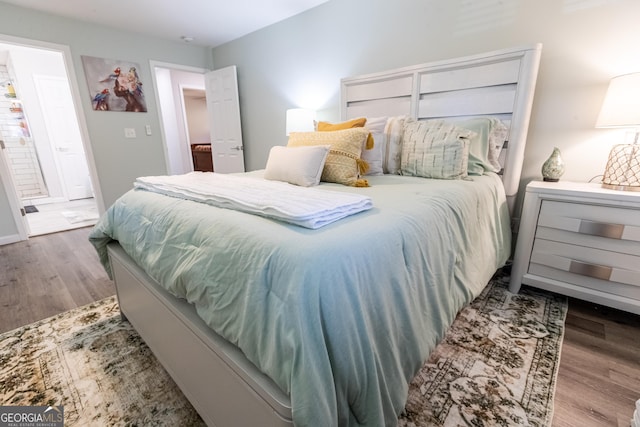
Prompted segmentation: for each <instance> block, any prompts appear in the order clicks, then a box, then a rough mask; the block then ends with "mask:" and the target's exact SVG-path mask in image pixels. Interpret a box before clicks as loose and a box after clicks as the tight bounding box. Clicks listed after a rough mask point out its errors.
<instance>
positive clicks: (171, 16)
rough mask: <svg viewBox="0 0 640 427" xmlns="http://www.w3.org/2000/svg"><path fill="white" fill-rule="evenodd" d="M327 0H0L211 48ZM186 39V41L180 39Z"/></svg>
mask: <svg viewBox="0 0 640 427" xmlns="http://www.w3.org/2000/svg"><path fill="white" fill-rule="evenodd" d="M327 1H328V0H269V1H265V0H231V1H229V0H179V1H172V0H160V1H158V0H135V1H131V2H124V3H121V4H118V3H117V2H116V3H112V2H108V1H104V0H1V2H2V3H9V4H13V5H16V6H20V7H24V8H27V9H35V10H39V11H42V12H46V13H51V14H54V15H60V16H65V17H69V18H74V19H79V20H82V21H86V22H92V23H97V24H100V25H104V26H108V27H111V28H116V29H120V30H123V31H127V32H137V33H142V34H146V35H149V36H153V37H158V38H162V39H167V40H174V41H185V38H192V39H193V40H192V41H190V42H189V43H191V44H194V45H198V46H210V47H215V46H218V45H221V44H223V43H226V42H228V41H231V40H233V39H236V38H238V37H242V36H244V35H246V34H249V33H251V32H253V31H256V30H259V29H261V28H264V27H266V26H269V25H271V24H274V23H276V22H278V21H282V20H284V19H287V18H289V17H291V16H293V15H297V14H299V13H301V12H304V11H305V10H308V9H311V8H313V7H315V6H318V5H320V4H322V3H325V2H327ZM185 42H186V41H185Z"/></svg>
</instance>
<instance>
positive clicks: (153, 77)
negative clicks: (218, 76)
mask: <svg viewBox="0 0 640 427" xmlns="http://www.w3.org/2000/svg"><path fill="white" fill-rule="evenodd" d="M149 65H150V67H151V81H152V82H153V87H154V89H155V90H154V96H155V100H156V105H157V106H158V120H159V122H160V138H161V139H162V148H163V150H164V161H165V167H166V170H167V174H169V173H170V172H171V170H172V166H171V164H170V160H169V155H170V153H169V145H168V143H167V136H166V133H165V122H164V118H163V112H162V103H161V100H160V88H159V87H158V81H157V78H156V68H164V69H168V70H176V71H187V72H191V73H196V74H202V75H203V76H204V74H205V73H207V72H208V71H210V70H208V69H206V68H200V67H192V66H189V65H180V64H173V63H170V62H163V61H156V60H153V59H152V60H150V61H149ZM180 108H181V109H182V111H181V113H182V115H183V116H184V114H186V112H185V109H184V102H181V105H180Z"/></svg>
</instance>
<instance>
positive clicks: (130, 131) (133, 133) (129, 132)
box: [124, 128, 136, 138]
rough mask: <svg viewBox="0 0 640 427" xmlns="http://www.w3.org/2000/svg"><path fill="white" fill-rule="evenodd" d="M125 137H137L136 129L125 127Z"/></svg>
mask: <svg viewBox="0 0 640 427" xmlns="http://www.w3.org/2000/svg"><path fill="white" fill-rule="evenodd" d="M124 137H125V138H135V137H136V130H135V129H134V128H124Z"/></svg>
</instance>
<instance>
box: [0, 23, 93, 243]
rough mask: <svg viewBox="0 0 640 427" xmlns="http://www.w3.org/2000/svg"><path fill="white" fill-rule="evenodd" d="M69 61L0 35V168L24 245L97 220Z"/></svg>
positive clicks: (42, 46) (60, 53)
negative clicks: (0, 157) (37, 238)
mask: <svg viewBox="0 0 640 427" xmlns="http://www.w3.org/2000/svg"><path fill="white" fill-rule="evenodd" d="M66 49H67V50H68V48H66ZM69 57H70V55H69V53H68V52H66V51H65V48H64V47H60V49H58V48H57V46H56V48H53V47H52V45H49V44H48V43H44V42H37V41H34V42H33V44H31V41H27V40H22V39H15V38H13V37H10V36H3V35H0V125H1V126H0V140H2V141H4V143H3V145H4V149H3V150H2V154H1V156H2V157H3V159H0V160H2V162H1V163H2V165H0V166H4V167H5V170H4V171H3V182H4V185H5V189H7V190H8V191H7V193H8V197H9V199H10V200H9V204H10V206H12V211H13V212H14V219H15V222H16V225H17V229H18V232H19V236H20V237H21V238H22V239H26V238H28V237H31V236H35V235H40V234H47V233H52V232H57V231H63V230H68V229H72V228H79V227H85V226H88V225H92V224H95V222H97V219H98V213H99V204H100V203H99V202H98V198H97V197H96V194H95V191H94V188H96V187H97V186H96V185H94V184H93V181H94V179H92V173H91V172H90V169H94V168H93V166H92V167H91V168H90V166H89V163H88V160H87V157H88V156H87V154H86V152H85V144H84V141H85V140H87V137H86V135H87V132H86V129H84V128H83V127H82V126H83V125H81V123H83V122H81V121H80V118H81V116H80V115H81V114H82V113H81V111H80V112H79V111H78V109H76V108H75V105H76V104H77V99H78V98H77V87H75V86H74V84H75V82H74V81H73V80H72V79H71V76H70V74H73V70H72V69H73V67H72V66H70V63H69V62H68V61H69V60H68V58H69ZM65 58H67V59H66V61H65ZM42 70H46V72H45V73H43V71H42ZM69 70H70V71H69ZM74 96H75V100H76V101H74ZM7 187H10V188H7ZM16 208H17V209H16Z"/></svg>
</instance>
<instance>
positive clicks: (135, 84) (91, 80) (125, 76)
mask: <svg viewBox="0 0 640 427" xmlns="http://www.w3.org/2000/svg"><path fill="white" fill-rule="evenodd" d="M82 65H83V67H84V74H85V76H86V78H87V85H88V86H89V94H90V96H91V103H92V106H93V109H94V110H96V111H132V112H138V113H140V112H142V113H144V112H146V111H147V105H146V103H145V100H144V93H143V91H142V82H141V81H140V78H139V77H138V71H137V70H138V69H139V68H140V66H139V65H138V64H137V63H135V62H127V61H119V60H115V59H106V58H96V57H93V56H85V55H82Z"/></svg>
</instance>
